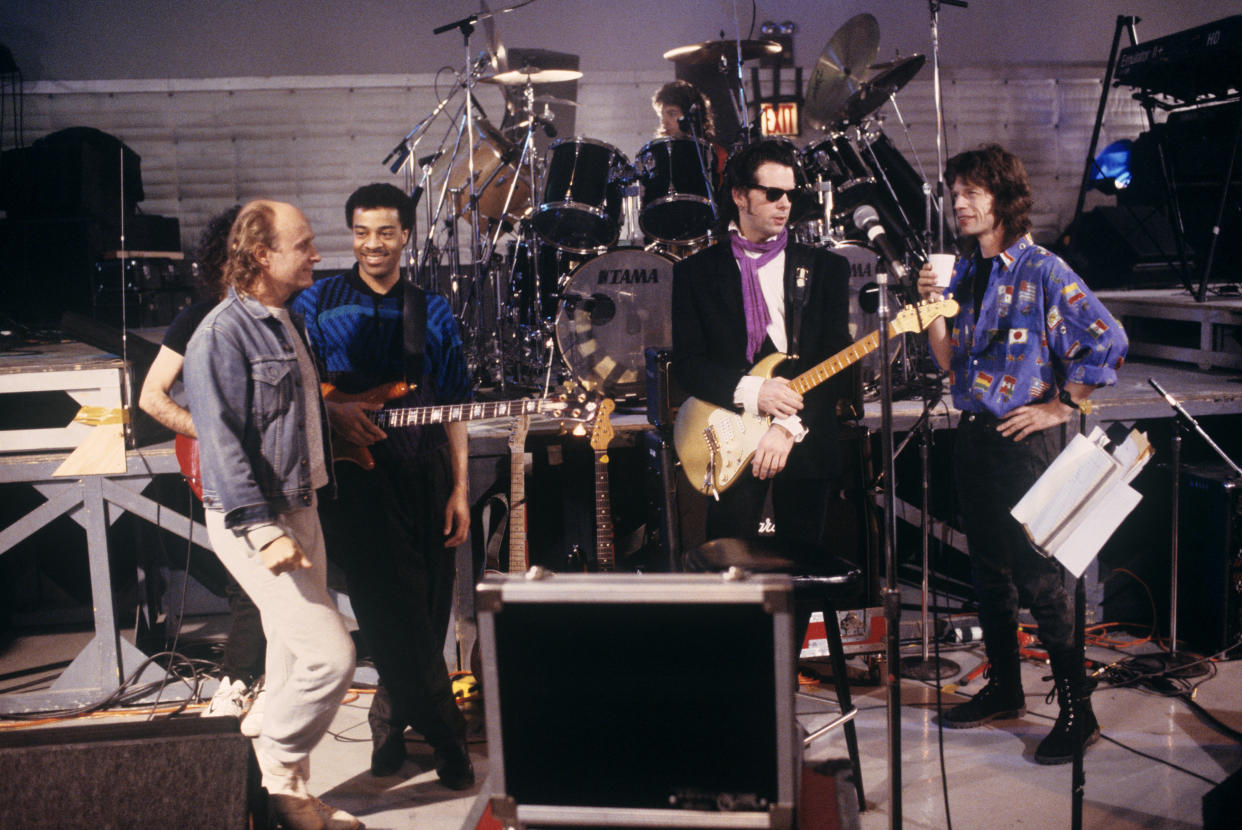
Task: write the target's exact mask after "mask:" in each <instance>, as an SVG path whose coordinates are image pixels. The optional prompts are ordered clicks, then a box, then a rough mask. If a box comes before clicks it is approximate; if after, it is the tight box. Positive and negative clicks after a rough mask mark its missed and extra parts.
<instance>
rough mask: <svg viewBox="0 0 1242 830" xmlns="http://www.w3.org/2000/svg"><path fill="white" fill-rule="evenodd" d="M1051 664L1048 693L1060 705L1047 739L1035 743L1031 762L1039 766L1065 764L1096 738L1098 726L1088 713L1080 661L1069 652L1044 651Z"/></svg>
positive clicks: (1092, 716) (1093, 716)
mask: <svg viewBox="0 0 1242 830" xmlns="http://www.w3.org/2000/svg"><path fill="white" fill-rule="evenodd" d="M1048 662H1049V663H1051V664H1052V691H1051V692H1049V693H1048V696H1049V698H1051V697H1052V696H1053V695H1054V694H1055V695H1056V697H1057V702H1058V703H1059V704H1060V706H1061V713H1060V714H1059V715H1058V716H1057V722H1056V723H1055V724H1053V726H1052V731H1051V732H1049V733H1048V737H1046V738H1044V739H1043V740H1042V741H1040V742H1039V746H1038V747H1037V748H1036V750H1035V760H1036V761H1038V762H1039V763H1041V764H1068V763H1069V762H1070V761H1073V760H1074V749H1075V747H1076V746H1081V747H1082V748H1083V749H1086V748H1087V747H1089V746H1091V744H1093V743H1095V742H1096V741H1098V740H1099V739H1100V725H1099V723H1097V722H1096V720H1095V712H1093V711H1092V710H1091V694H1090V692H1088V691H1087V689H1086V684H1085V682H1084V681H1083V678H1082V658H1081V657H1080V656H1079V655H1078V654H1077V653H1075V652H1073V651H1067V652H1053V651H1049V652H1048Z"/></svg>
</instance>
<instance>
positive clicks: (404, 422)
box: [368, 398, 546, 427]
mask: <svg viewBox="0 0 1242 830" xmlns="http://www.w3.org/2000/svg"><path fill="white" fill-rule="evenodd" d="M545 409H546V402H545V401H541V400H536V399H533V398H522V399H520V400H515V401H487V402H486V403H457V404H444V405H441V406H416V407H398V408H396V409H378V410H375V411H373V412H370V413H368V417H370V419H371V420H372V421H374V422H375V423H376V424H377V425H378V426H381V427H413V426H423V425H425V424H447V423H454V422H457V421H477V420H485V419H488V418H506V417H510V416H513V415H531V414H534V413H537V412H543V411H544V410H545Z"/></svg>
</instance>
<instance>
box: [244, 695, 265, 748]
mask: <svg viewBox="0 0 1242 830" xmlns="http://www.w3.org/2000/svg"><path fill="white" fill-rule="evenodd" d="M266 710H267V687H266V686H264V687H263V688H262V689H259V693H258V694H257V695H255V698H254V703H252V704H250V709H249V711H247V712H246V714H245V716H244V717H243V718H242V722H241V733H242V734H243V735H245V736H246V737H247V738H257V737H259V736H260V735H261V734H263V713H264V711H266Z"/></svg>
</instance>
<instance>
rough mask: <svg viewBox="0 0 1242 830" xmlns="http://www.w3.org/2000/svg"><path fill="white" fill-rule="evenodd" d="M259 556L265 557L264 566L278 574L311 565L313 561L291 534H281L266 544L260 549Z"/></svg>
mask: <svg viewBox="0 0 1242 830" xmlns="http://www.w3.org/2000/svg"><path fill="white" fill-rule="evenodd" d="M259 556H261V557H262V558H263V567H265V568H267V569H268V570H269V571H271V572H272V573H274V574H276V575H277V576H280V575H281V574H283V573H290V572H291V571H296V570H298V569H299V568H309V567H311V561H310V560H309V559H307V558H306V554H305V553H303V552H302V549H301V548H300V547H298V543H297V542H295V541H293V539H292V538H291V537H289V536H281V537H279V538H278V539H276V540H274V541H273V542H272V543H271V544H269V545H265V546H264V548H263V550H261V551H259Z"/></svg>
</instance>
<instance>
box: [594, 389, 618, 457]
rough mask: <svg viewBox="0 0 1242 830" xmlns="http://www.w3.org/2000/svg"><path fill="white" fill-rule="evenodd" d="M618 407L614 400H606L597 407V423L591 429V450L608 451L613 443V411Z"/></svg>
mask: <svg viewBox="0 0 1242 830" xmlns="http://www.w3.org/2000/svg"><path fill="white" fill-rule="evenodd" d="M616 408H617V405H616V404H615V403H613V402H612V398H604V399H603V400H601V401H600V402H599V404H598V405H597V406H596V407H595V423H594V425H593V426H592V427H591V449H593V450H606V449H608V444H609V443H610V442H611V441H612V435H613V430H612V419H611V417H610V416H611V415H612V411H613V410H614V409H616Z"/></svg>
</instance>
